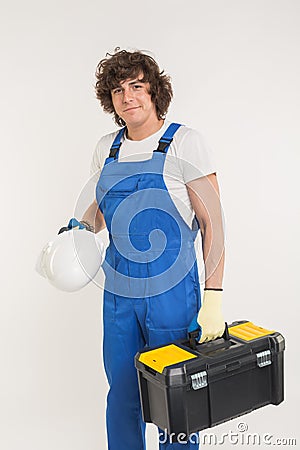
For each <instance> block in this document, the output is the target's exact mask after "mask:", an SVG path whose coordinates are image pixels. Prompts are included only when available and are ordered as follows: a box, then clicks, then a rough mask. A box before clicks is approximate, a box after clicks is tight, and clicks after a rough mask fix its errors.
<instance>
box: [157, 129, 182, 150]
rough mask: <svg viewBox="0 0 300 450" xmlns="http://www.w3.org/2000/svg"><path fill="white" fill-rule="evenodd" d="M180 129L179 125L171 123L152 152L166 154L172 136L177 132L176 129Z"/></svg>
mask: <svg viewBox="0 0 300 450" xmlns="http://www.w3.org/2000/svg"><path fill="white" fill-rule="evenodd" d="M179 127H181V124H179V123H171V125H169V127H168V128H167V130H166V131H165V133H164V134H163V136H162V137H161V138H160V140H159V142H158V147H157V149H156V150H154V152H160V153H165V154H166V153H167V152H168V150H169V147H170V145H171V142H172V141H173V137H174V134H175V133H176V131H177V130H178V128H179Z"/></svg>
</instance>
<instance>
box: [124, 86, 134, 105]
mask: <svg viewBox="0 0 300 450" xmlns="http://www.w3.org/2000/svg"><path fill="white" fill-rule="evenodd" d="M131 100H132V92H131V91H130V89H124V91H123V103H128V102H130V101H131Z"/></svg>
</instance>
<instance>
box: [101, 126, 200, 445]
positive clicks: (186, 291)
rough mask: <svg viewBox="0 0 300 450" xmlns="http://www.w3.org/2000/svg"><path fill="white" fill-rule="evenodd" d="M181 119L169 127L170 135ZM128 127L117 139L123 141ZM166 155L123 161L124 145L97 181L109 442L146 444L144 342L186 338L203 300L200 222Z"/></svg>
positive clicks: (116, 140) (114, 145) (158, 153)
mask: <svg viewBox="0 0 300 450" xmlns="http://www.w3.org/2000/svg"><path fill="white" fill-rule="evenodd" d="M175 125H176V126H174V124H172V125H171V126H170V127H171V128H170V127H169V129H168V130H167V131H166V133H165V135H164V136H166V138H167V139H168V140H171V139H172V137H173V135H174V133H175V132H176V130H177V129H178V127H179V125H178V124H175ZM123 133H124V129H122V130H120V132H119V134H118V136H117V137H116V139H115V141H114V143H113V145H112V147H114V148H118V149H119V148H120V145H121V138H122V134H123ZM164 136H163V138H164ZM118 151H119V150H118ZM165 158H166V155H165V153H161V152H153V155H152V158H151V159H149V160H146V161H139V162H119V161H118V153H117V157H116V155H115V157H113V156H112V157H109V158H107V159H106V161H105V165H104V168H103V170H102V173H101V175H100V178H99V181H98V184H97V188H96V197H97V201H98V204H99V208H100V209H101V211H102V212H103V214H104V218H105V221H106V225H107V229H108V232H109V238H110V242H109V246H108V249H107V251H106V257H105V261H104V263H103V269H104V272H105V275H106V278H105V290H104V306H103V308H104V311H103V321H104V342H103V353H104V366H105V371H106V375H107V379H108V382H109V386H110V389H109V393H108V397H107V437H108V448H109V450H129V449H130V450H144V449H145V423H144V422H143V420H142V415H141V407H140V399H139V390H138V381H137V373H136V369H135V367H134V356H135V354H136V353H137V352H138V351H139V350H140V349H142V348H144V347H145V346H159V345H164V344H167V343H169V342H170V341H173V340H176V339H182V338H187V329H188V325H189V323H190V322H191V320H192V318H193V317H194V316H195V314H196V313H197V311H198V310H199V308H200V289H199V279H198V269H197V262H196V255H195V249H194V240H195V237H196V234H197V231H198V228H197V227H195V229H193V230H191V229H190V228H189V226H188V225H187V224H186V222H185V221H184V220H183V218H182V217H181V215H180V214H179V212H178V210H177V208H176V206H175V204H174V203H173V201H172V199H171V197H170V194H169V193H168V190H167V188H166V185H165V183H164V179H163V168H164V162H165ZM159 448H160V450H169V449H170V450H177V449H178V450H179V449H183V448H184V449H197V448H198V444H195V443H191V442H189V443H187V444H179V443H172V444H169V443H161V444H160V447H159Z"/></svg>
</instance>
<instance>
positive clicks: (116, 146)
mask: <svg viewBox="0 0 300 450" xmlns="http://www.w3.org/2000/svg"><path fill="white" fill-rule="evenodd" d="M125 130H126V127H124V128H122V129H121V130H120V131H119V133H118V134H117V136H116V137H115V139H114V141H113V143H112V145H111V147H110V152H109V158H114V159H117V157H118V153H119V150H120V147H121V145H122V142H121V139H122V137H123V135H124V133H125Z"/></svg>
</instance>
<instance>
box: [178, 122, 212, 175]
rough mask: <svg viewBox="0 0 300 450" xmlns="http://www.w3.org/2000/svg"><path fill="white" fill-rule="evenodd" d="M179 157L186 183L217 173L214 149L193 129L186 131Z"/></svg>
mask: <svg viewBox="0 0 300 450" xmlns="http://www.w3.org/2000/svg"><path fill="white" fill-rule="evenodd" d="M178 156H179V159H180V168H181V173H182V176H183V180H184V182H185V183H188V182H189V181H192V180H195V179H197V178H201V177H204V176H206V175H210V174H212V173H216V171H217V167H216V163H215V160H214V155H213V151H212V149H211V148H210V147H209V145H208V144H207V142H206V140H205V138H204V136H203V135H202V134H201V133H199V132H198V131H196V130H193V129H191V128H189V129H187V130H186V132H185V134H184V136H183V138H182V141H181V143H180V145H179V151H178Z"/></svg>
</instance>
